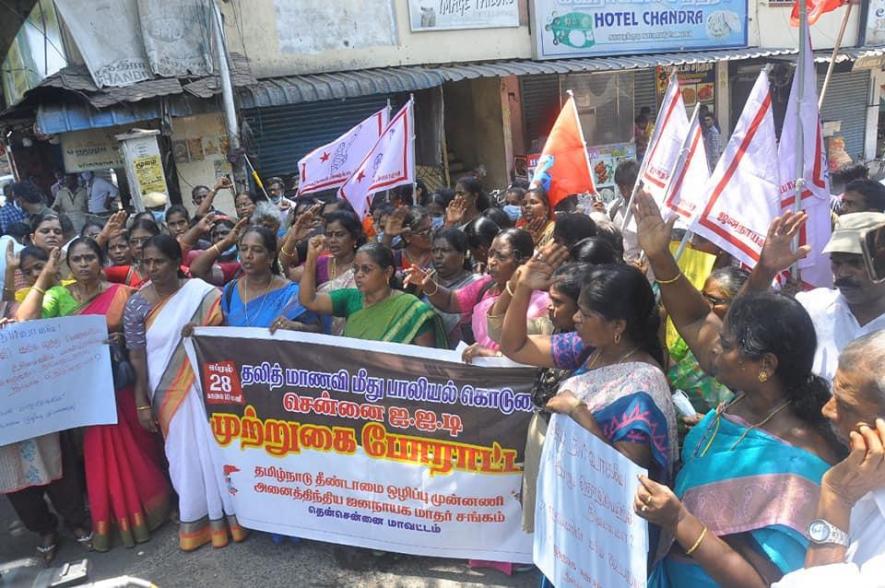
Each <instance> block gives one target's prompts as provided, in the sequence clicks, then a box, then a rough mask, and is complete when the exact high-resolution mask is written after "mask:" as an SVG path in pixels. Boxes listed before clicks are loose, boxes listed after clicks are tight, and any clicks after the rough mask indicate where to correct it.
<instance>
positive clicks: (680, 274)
mask: <svg viewBox="0 0 885 588" xmlns="http://www.w3.org/2000/svg"><path fill="white" fill-rule="evenodd" d="M683 275H685V274H683V273H682V272H678V273H677V274H676V277H675V278H673V279H672V280H659V279H658V278H655V282H657V283H658V284H660V285H661V286H666V285H667V284H675V283H676V282H677V281H678V280H679V278H681V277H682V276H683Z"/></svg>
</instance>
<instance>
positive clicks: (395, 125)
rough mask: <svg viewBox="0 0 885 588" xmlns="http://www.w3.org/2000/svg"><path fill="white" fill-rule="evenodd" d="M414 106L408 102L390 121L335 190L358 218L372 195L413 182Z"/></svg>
mask: <svg viewBox="0 0 885 588" xmlns="http://www.w3.org/2000/svg"><path fill="white" fill-rule="evenodd" d="M413 104H414V102H413V101H412V100H409V102H408V103H407V104H406V105H405V106H403V107H402V109H401V110H400V111H399V112H398V113H396V115H395V116H394V117H393V118H392V119H390V123H389V124H388V125H387V127H386V128H385V129H384V132H383V133H381V136H380V137H379V138H378V140H377V141H376V142H375V146H374V147H372V149H371V150H370V151H369V153H368V154H366V156H365V157H364V158H363V160H362V162H361V163H360V165H359V166H358V167H357V168H356V170H354V173H353V175H351V176H350V177H349V178H347V181H346V182H344V184H343V185H342V186H341V188H340V189H339V190H338V196H339V197H340V198H344V199H345V200H347V201H348V202H350V204H351V206H353V209H354V210H355V211H356V213H357V215H359V217H360V218H361V219H362V218H365V217H366V214H368V212H369V204H370V203H371V198H372V195H373V194H374V193H375V192H378V191H380V190H389V189H390V188H395V187H396V186H402V185H404V184H413V183H414V182H415V150H414V146H413V141H414V129H413V128H412V127H413V126H414V125H413V121H414V117H413V113H412V108H413Z"/></svg>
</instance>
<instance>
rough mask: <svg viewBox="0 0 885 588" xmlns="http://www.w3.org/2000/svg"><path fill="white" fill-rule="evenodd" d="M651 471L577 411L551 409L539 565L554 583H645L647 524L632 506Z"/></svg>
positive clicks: (539, 504)
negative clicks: (587, 425) (583, 424)
mask: <svg viewBox="0 0 885 588" xmlns="http://www.w3.org/2000/svg"><path fill="white" fill-rule="evenodd" d="M647 473H648V472H647V471H646V470H645V469H643V468H640V467H639V466H637V465H636V464H634V463H633V462H632V461H630V460H629V459H627V458H626V457H624V456H623V455H621V453H619V452H618V451H617V450H616V449H615V448H613V447H611V446H610V445H608V444H607V443H605V442H604V441H602V440H601V439H599V438H598V437H596V435H593V434H592V433H590V432H589V431H587V430H586V429H584V428H583V427H581V425H579V424H578V423H576V422H575V421H574V419H572V418H571V417H568V416H563V415H558V414H557V415H553V417H552V418H551V419H550V427H549V428H548V429H547V436H546V437H545V439H544V451H543V453H542V454H541V469H540V471H539V473H538V497H537V501H536V503H535V541H534V559H535V565H537V566H538V568H540V569H541V572H543V574H544V575H545V576H547V577H548V578H549V579H550V580H551V581H552V582H553V585H554V586H587V587H588V588H599V587H603V586H604V587H605V588H621V587H624V588H642V587H644V586H645V583H646V565H647V563H646V557H647V556H648V524H647V523H646V522H645V521H644V520H643V519H641V518H640V517H639V516H637V515H636V513H634V512H633V497H634V496H636V490H637V488H638V487H639V480H638V479H637V476H638V475H639V474H643V475H647Z"/></svg>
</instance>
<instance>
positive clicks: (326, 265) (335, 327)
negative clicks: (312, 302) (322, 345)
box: [316, 256, 356, 336]
mask: <svg viewBox="0 0 885 588" xmlns="http://www.w3.org/2000/svg"><path fill="white" fill-rule="evenodd" d="M331 259H332V257H331V256H326V257H321V258H319V259H318V260H317V268H316V276H317V284H318V286H317V292H322V293H324V294H328V293H330V292H333V291H335V290H341V289H343V288H356V280H354V277H353V267H348V268H347V269H346V270H344V271H343V272H341V273H339V274H338V275H337V276H335V277H334V278H332V279H329V269H330V260H331ZM345 324H347V319H346V318H344V317H339V316H333V317H330V318H329V320H325V318H324V320H323V332H324V333H327V334H329V335H336V336H337V335H343V334H344V325H345Z"/></svg>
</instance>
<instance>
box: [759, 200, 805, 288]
mask: <svg viewBox="0 0 885 588" xmlns="http://www.w3.org/2000/svg"><path fill="white" fill-rule="evenodd" d="M807 219H808V215H807V214H805V213H804V212H786V213H784V215H783V216H779V217H777V218H776V219H774V220H773V221H771V225H770V226H769V227H768V235H766V237H765V244H764V245H763V246H762V254H761V255H760V256H759V265H761V266H762V267H763V268H765V269H766V270H768V271H769V272H771V273H774V274H777V273H778V272H781V271H783V270H785V269H787V268H789V267H790V266H791V265H793V264H794V263H796V262H797V261H799V260H800V259H802V258H804V257H805V256H806V255H808V254H809V253H810V252H811V247H810V246H808V245H803V246H802V247H799V248H798V249H796V250H795V251H793V239H794V238H795V237H796V236H797V235H798V234H799V230H800V229H801V228H802V225H803V224H805V221H806V220H807Z"/></svg>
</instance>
